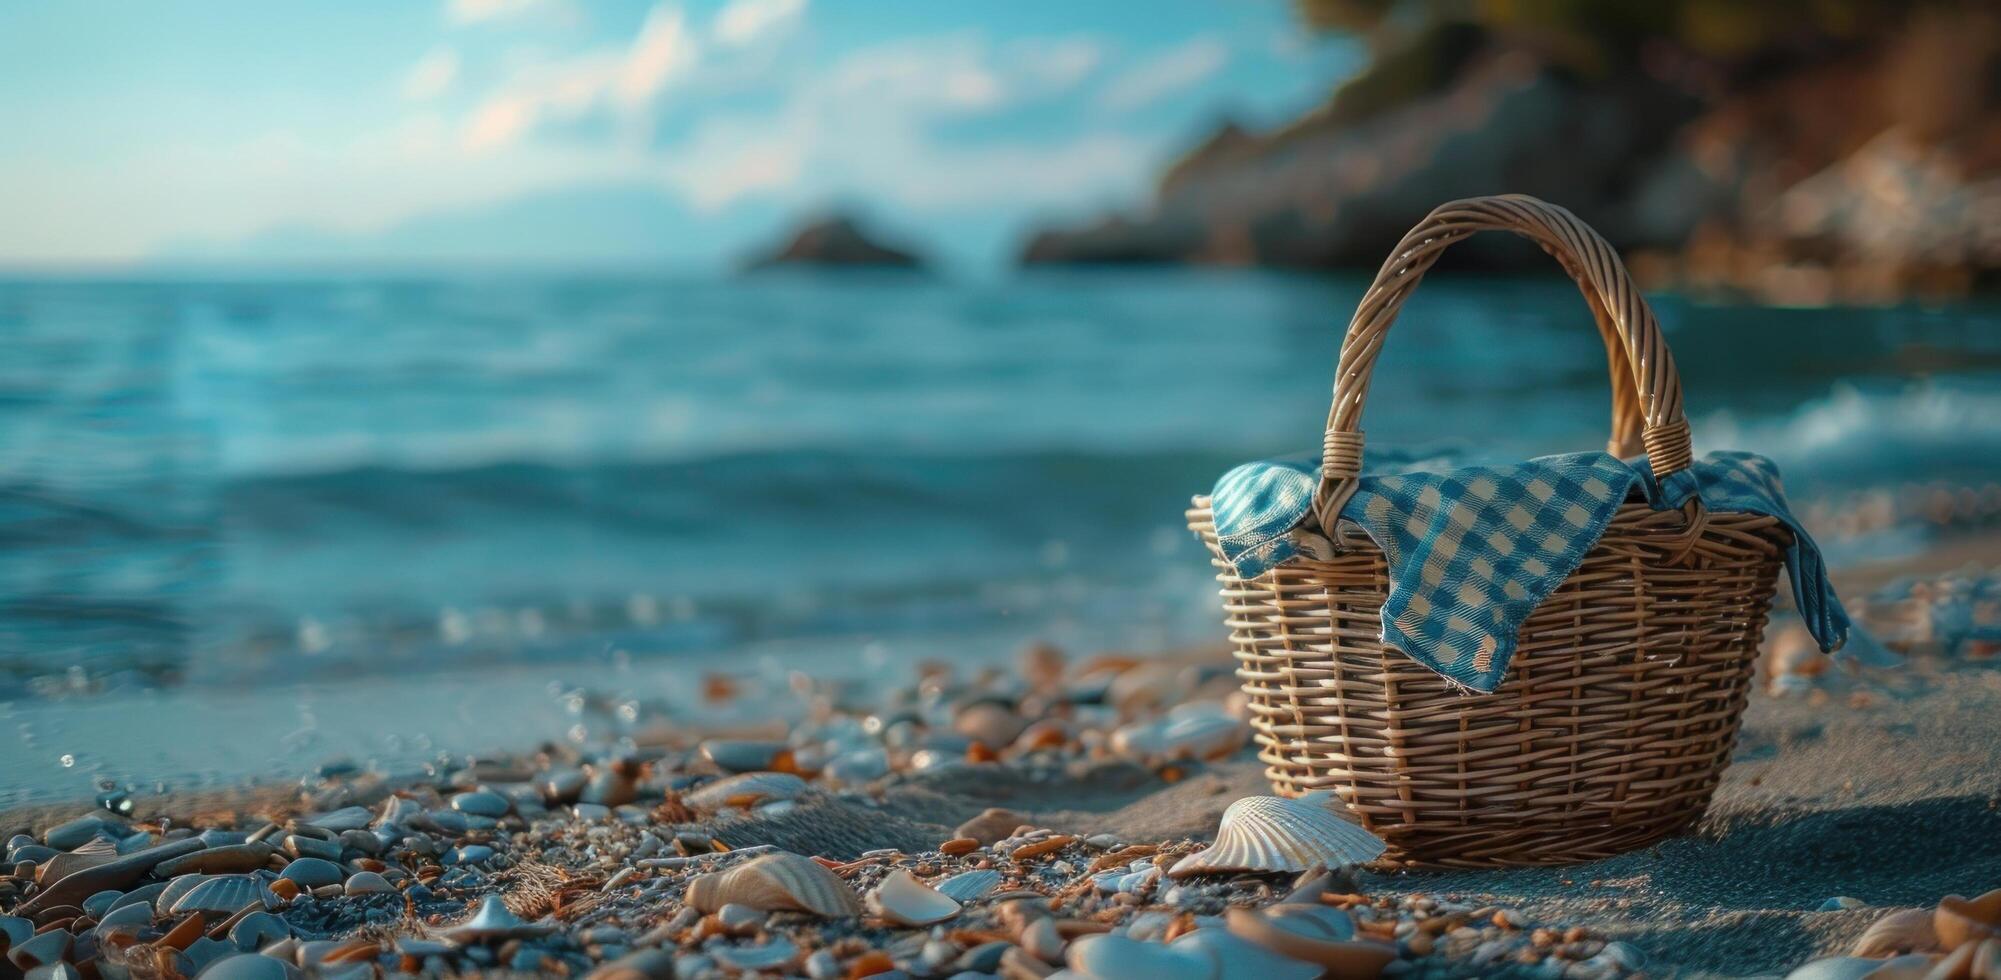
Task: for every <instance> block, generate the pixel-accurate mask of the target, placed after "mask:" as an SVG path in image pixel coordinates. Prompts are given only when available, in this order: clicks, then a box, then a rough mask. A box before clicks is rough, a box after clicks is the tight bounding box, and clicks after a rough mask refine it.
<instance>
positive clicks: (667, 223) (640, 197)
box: [155, 184, 780, 269]
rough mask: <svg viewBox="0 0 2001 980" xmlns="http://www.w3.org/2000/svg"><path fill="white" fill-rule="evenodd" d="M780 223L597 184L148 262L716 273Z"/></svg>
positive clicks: (171, 253) (267, 237)
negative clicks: (378, 225)
mask: <svg viewBox="0 0 2001 980" xmlns="http://www.w3.org/2000/svg"><path fill="white" fill-rule="evenodd" d="M779 218H780V213H779V211H778V209H777V208H776V207H775V206H773V205H761V204H741V205H737V206H734V207H731V208H727V209H724V210H722V211H717V212H700V211H696V210H695V209H693V208H690V207H688V206H687V205H686V204H685V203H683V202H682V201H681V199H679V198H678V197H676V196H675V195H673V194H672V193H670V192H668V191H666V190H664V189H662V188H659V187H655V186H651V185H645V184H602V185H592V186H583V187H569V188H561V189H556V190H550V191H544V192H536V193H531V194H526V195H523V196H521V197H516V198H510V199H508V200H504V201H499V202H495V203H491V204H483V205H476V206H471V207H461V208H452V209H448V210H441V211H437V212H433V213H430V214H424V215H419V216H417V217H414V218H409V219H406V220H404V221H400V222H397V223H395V224H393V225H390V226H388V227H385V228H381V229H378V230H374V231H367V232H343V231H338V230H332V229H326V228H312V227H284V228H273V229H270V230H268V231H264V232H260V233H257V234H255V235H251V236H249V237H247V238H242V239H238V240H235V241H228V242H215V241H188V242H178V243H172V244H169V245H167V246H165V247H162V248H161V249H159V250H158V251H157V252H156V255H155V258H156V260H157V261H159V262H162V263H166V264H192V265H210V264H214V265H233V266H242V265H250V266H281V267H282V266H328V265H333V266H343V265H347V266H395V267H398V268H410V267H435V266H455V265H515V264H523V265H526V264H538V265H558V266H587V267H588V266H615V267H631V266H644V267H673V268H687V269H720V268H721V267H722V266H723V262H724V258H723V257H724V256H726V255H727V254H729V252H730V251H731V250H732V246H731V243H733V242H734V243H738V244H737V246H736V247H741V243H744V242H747V241H749V240H751V238H752V237H753V236H754V235H755V234H756V233H757V232H758V230H759V229H762V228H768V227H770V225H771V224H772V223H773V222H775V221H777V220H779Z"/></svg>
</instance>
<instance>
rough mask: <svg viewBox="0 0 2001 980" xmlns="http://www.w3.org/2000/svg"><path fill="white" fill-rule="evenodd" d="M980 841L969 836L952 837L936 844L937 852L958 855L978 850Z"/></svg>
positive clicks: (947, 855)
mask: <svg viewBox="0 0 2001 980" xmlns="http://www.w3.org/2000/svg"><path fill="white" fill-rule="evenodd" d="M979 848H980V842H979V841H978V840H976V839H974V838H971V837H954V838H952V839H951V840H948V841H946V842H945V843H943V844H940V845H938V853H940V854H943V855H945V856H946V857H958V856H960V855H963V854H971V853H973V852H974V851H977V850H979Z"/></svg>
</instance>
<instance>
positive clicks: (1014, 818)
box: [952, 807, 1028, 847]
mask: <svg viewBox="0 0 2001 980" xmlns="http://www.w3.org/2000/svg"><path fill="white" fill-rule="evenodd" d="M1026 823H1028V818H1027V817H1024V816H1022V815H1021V814H1019V813H1016V812H1014V811H1013V810H1003V809H1000V808H998V807H992V808H988V809H987V810H985V811H982V812H981V813H980V815H979V816H977V817H974V818H973V819H971V820H968V821H966V822H965V823H962V824H960V825H959V826H958V828H957V829H955V830H953V831H952V836H953V837H970V838H972V839H973V840H975V841H978V842H979V844H980V846H982V847H986V846H990V845H992V844H995V843H998V842H1000V841H1002V840H1005V839H1007V838H1008V837H1009V836H1011V835H1012V834H1013V833H1014V830H1015V828H1016V827H1020V826H1022V825H1023V824H1026Z"/></svg>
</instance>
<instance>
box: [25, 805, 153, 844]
mask: <svg viewBox="0 0 2001 980" xmlns="http://www.w3.org/2000/svg"><path fill="white" fill-rule="evenodd" d="M131 833H132V829H131V828H130V827H129V826H127V825H126V823H125V821H123V820H120V819H118V818H117V817H114V816H112V815H111V814H109V813H105V812H102V811H99V812H96V813H86V814H84V815H83V816H80V817H78V818H76V819H75V820H71V821H69V822H67V823H61V824H57V825H56V826H54V827H50V828H49V829H48V831H47V832H45V833H43V834H42V843H43V844H45V845H47V846H49V847H53V848H55V849H56V850H58V851H74V850H76V849H77V848H79V847H82V846H83V845H85V844H88V843H90V842H91V840H92V839H93V838H97V837H109V838H111V839H113V840H119V839H122V838H124V837H126V836H128V835H130V834H131Z"/></svg>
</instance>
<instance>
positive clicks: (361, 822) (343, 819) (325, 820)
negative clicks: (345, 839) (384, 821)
mask: <svg viewBox="0 0 2001 980" xmlns="http://www.w3.org/2000/svg"><path fill="white" fill-rule="evenodd" d="M373 819H375V814H373V813H370V812H369V810H368V808H367V807H365V806H348V807H342V808H340V809H338V810H334V811H331V812H328V813H316V814H314V815H313V816H311V817H308V818H306V819H305V820H302V821H300V823H303V824H306V825H307V826H310V827H318V828H320V829H321V830H330V831H333V832H334V833H336V834H338V833H340V832H341V831H343V830H360V829H361V828H363V827H366V826H368V823H369V821H371V820H373Z"/></svg>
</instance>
